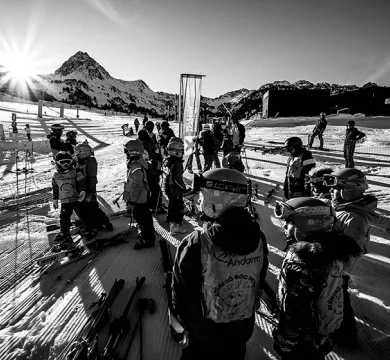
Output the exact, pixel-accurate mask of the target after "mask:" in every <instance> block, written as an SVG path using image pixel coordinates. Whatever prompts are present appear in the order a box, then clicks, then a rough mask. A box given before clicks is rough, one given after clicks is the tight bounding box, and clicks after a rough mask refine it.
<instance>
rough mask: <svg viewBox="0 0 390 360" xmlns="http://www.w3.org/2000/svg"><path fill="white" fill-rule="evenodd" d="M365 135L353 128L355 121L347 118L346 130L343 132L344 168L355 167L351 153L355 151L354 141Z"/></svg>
mask: <svg viewBox="0 0 390 360" xmlns="http://www.w3.org/2000/svg"><path fill="white" fill-rule="evenodd" d="M365 136H366V134H365V133H363V132H361V131H359V130H358V129H357V128H355V121H353V120H349V121H348V122H347V130H346V132H345V140H344V159H345V167H346V168H350V169H353V168H354V167H355V163H354V161H353V154H354V153H355V147H356V143H357V142H358V141H359V140H361V139H363V138H364V137H365Z"/></svg>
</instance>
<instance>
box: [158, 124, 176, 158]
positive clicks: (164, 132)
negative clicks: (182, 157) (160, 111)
mask: <svg viewBox="0 0 390 360" xmlns="http://www.w3.org/2000/svg"><path fill="white" fill-rule="evenodd" d="M158 135H159V139H158V144H159V145H160V147H161V148H162V149H164V150H166V148H167V146H168V143H169V140H170V139H171V138H173V137H175V133H174V132H173V130H172V129H171V128H170V127H169V122H168V121H163V122H162V123H161V130H160V131H159V134H158ZM165 152H166V151H165Z"/></svg>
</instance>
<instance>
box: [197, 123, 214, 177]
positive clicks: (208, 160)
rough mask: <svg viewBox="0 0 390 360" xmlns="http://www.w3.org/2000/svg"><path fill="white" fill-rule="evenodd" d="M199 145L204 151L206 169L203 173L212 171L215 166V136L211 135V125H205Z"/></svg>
mask: <svg viewBox="0 0 390 360" xmlns="http://www.w3.org/2000/svg"><path fill="white" fill-rule="evenodd" d="M199 144H200V146H201V147H202V150H203V158H204V168H203V171H204V172H205V171H207V170H210V169H211V167H212V166H213V160H214V152H215V141H214V136H213V134H212V133H211V129H210V125H209V124H204V125H203V130H202V131H201V133H200V135H199Z"/></svg>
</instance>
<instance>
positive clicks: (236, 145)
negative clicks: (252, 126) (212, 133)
mask: <svg viewBox="0 0 390 360" xmlns="http://www.w3.org/2000/svg"><path fill="white" fill-rule="evenodd" d="M231 133H232V142H233V149H234V150H235V151H238V152H241V148H242V147H243V145H244V140H245V127H244V125H242V124H240V123H239V122H238V119H234V120H233V125H232V128H231Z"/></svg>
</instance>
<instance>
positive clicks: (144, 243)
mask: <svg viewBox="0 0 390 360" xmlns="http://www.w3.org/2000/svg"><path fill="white" fill-rule="evenodd" d="M124 152H125V154H126V158H127V177H126V183H125V186H124V191H123V200H124V201H125V203H126V208H127V211H128V213H129V214H131V215H132V216H134V219H135V221H137V223H138V226H139V228H140V231H141V232H140V240H138V241H137V242H136V244H135V245H134V249H135V250H141V249H145V248H150V247H153V246H154V243H155V241H156V235H155V232H154V225H153V217H152V213H151V211H150V209H149V205H148V191H149V186H148V179H147V174H146V169H147V167H148V165H147V164H146V162H145V160H144V159H143V157H142V155H143V153H144V147H143V146H142V143H141V142H140V141H138V140H129V141H128V142H127V143H125V144H124Z"/></svg>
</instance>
